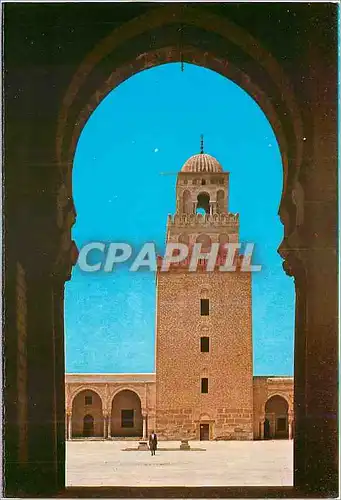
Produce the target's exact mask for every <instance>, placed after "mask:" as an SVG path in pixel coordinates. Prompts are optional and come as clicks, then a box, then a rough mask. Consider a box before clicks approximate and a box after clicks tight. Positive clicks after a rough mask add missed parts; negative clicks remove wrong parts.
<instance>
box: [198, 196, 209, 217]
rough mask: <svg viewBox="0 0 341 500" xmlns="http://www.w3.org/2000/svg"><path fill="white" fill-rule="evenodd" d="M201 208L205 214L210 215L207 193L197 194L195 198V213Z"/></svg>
mask: <svg viewBox="0 0 341 500" xmlns="http://www.w3.org/2000/svg"><path fill="white" fill-rule="evenodd" d="M199 208H202V209H204V210H205V213H206V214H209V213H210V195H209V194H208V193H199V194H198V197H197V213H198V209H199Z"/></svg>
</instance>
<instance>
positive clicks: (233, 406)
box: [156, 271, 253, 439]
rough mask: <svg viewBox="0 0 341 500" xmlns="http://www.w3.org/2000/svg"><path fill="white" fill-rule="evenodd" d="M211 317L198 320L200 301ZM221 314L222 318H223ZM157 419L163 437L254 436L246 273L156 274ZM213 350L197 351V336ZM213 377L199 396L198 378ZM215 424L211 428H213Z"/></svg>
mask: <svg viewBox="0 0 341 500" xmlns="http://www.w3.org/2000/svg"><path fill="white" fill-rule="evenodd" d="M201 298H208V299H209V301H210V313H209V315H208V316H201V315H200V299H201ZM222 311H224V314H222ZM156 325H157V326H156V328H157V334H156V337H157V343H156V422H157V428H158V430H159V434H160V437H165V438H167V439H171V438H172V439H179V438H180V437H179V433H180V434H182V433H185V434H186V435H187V436H188V437H189V438H193V439H194V438H197V437H198V433H199V427H200V423H201V422H204V421H205V422H210V423H211V424H210V425H211V428H212V430H211V433H213V437H225V438H226V439H231V438H238V439H243V438H245V439H252V412H253V394H252V389H253V387H252V384H253V381H252V332H251V282H250V275H249V273H246V272H240V273H239V272H230V273H228V272H227V273H222V272H219V271H218V272H211V273H206V272H196V273H186V272H178V271H171V272H164V273H162V272H159V273H158V276H157V319H156ZM201 336H208V337H209V339H210V352H208V353H202V352H200V337H201ZM202 377H205V378H208V385H209V388H208V393H207V394H202V393H201V388H200V379H201V378H202ZM213 422H214V425H213Z"/></svg>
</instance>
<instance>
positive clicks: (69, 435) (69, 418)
mask: <svg viewBox="0 0 341 500" xmlns="http://www.w3.org/2000/svg"><path fill="white" fill-rule="evenodd" d="M67 417H68V425H67V438H68V440H69V441H71V439H72V413H69V414H68V415H67Z"/></svg>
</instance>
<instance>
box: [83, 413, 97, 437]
mask: <svg viewBox="0 0 341 500" xmlns="http://www.w3.org/2000/svg"><path fill="white" fill-rule="evenodd" d="M94 430H95V426H94V417H93V416H92V415H85V417H84V419H83V436H84V437H92V436H93V435H94Z"/></svg>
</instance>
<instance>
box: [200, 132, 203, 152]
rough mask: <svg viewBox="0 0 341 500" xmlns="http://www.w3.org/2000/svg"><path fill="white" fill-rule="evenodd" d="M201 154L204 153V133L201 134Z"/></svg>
mask: <svg viewBox="0 0 341 500" xmlns="http://www.w3.org/2000/svg"><path fill="white" fill-rule="evenodd" d="M200 154H202V155H203V154H204V135H203V134H201V136H200Z"/></svg>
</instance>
